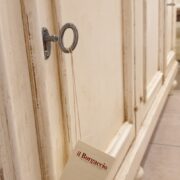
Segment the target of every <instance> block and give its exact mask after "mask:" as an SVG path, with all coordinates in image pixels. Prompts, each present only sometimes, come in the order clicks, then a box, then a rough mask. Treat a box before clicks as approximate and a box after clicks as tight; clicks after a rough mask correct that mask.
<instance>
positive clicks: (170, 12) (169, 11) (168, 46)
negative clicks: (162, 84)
mask: <svg viewBox="0 0 180 180" xmlns="http://www.w3.org/2000/svg"><path fill="white" fill-rule="evenodd" d="M175 37H176V7H175V0H166V1H165V63H164V69H165V74H166V75H167V73H168V72H169V69H170V68H171V65H172V64H173V61H174V60H175Z"/></svg>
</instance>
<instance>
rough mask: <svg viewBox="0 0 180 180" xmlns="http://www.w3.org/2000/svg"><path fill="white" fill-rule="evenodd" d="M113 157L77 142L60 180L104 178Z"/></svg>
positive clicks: (104, 179) (109, 168)
mask: <svg viewBox="0 0 180 180" xmlns="http://www.w3.org/2000/svg"><path fill="white" fill-rule="evenodd" d="M114 160H115V159H114V158H113V157H111V156H109V155H107V154H105V153H104V152H101V151H99V150H97V149H95V148H93V147H91V146H89V145H87V144H85V143H83V142H78V144H77V146H76V148H75V150H74V152H73V154H72V156H71V157H70V159H69V161H68V163H67V165H66V167H65V169H64V172H63V174H62V176H61V179H60V180H106V179H107V177H108V174H109V172H110V170H111V168H112V166H113V163H114Z"/></svg>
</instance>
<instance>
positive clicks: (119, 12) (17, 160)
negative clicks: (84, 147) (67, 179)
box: [0, 0, 177, 180]
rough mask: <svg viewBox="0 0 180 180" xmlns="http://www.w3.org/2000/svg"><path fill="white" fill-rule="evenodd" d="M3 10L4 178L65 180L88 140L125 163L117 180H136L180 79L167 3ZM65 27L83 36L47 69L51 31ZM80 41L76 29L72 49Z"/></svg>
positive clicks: (55, 52) (37, 2)
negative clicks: (81, 145)
mask: <svg viewBox="0 0 180 180" xmlns="http://www.w3.org/2000/svg"><path fill="white" fill-rule="evenodd" d="M2 1H3V2H2V4H3V7H0V8H1V11H0V20H1V21H0V22H2V24H3V26H0V47H2V48H1V49H0V51H2V53H1V54H0V58H1V59H0V74H1V79H0V88H1V91H0V100H1V101H2V104H1V106H0V113H1V114H0V115H1V116H0V128H2V129H3V131H1V133H0V135H1V136H0V140H1V141H0V147H3V149H2V148H1V149H0V174H2V172H3V176H4V179H5V180H11V179H16V180H24V179H26V180H28V179H34V180H59V179H60V176H61V174H62V172H63V169H64V166H65V164H66V163H67V161H68V158H69V156H70V154H71V152H72V150H73V149H74V147H75V145H76V143H77V142H78V141H79V140H81V141H83V142H85V143H87V144H89V145H91V146H93V147H95V148H97V149H99V150H101V151H103V152H105V153H107V154H109V155H111V156H113V157H114V158H115V159H116V161H115V164H114V168H113V172H112V173H111V174H112V179H116V180H133V179H134V178H135V175H136V173H137V170H138V168H139V166H140V162H141V160H142V157H143V154H144V152H145V149H146V147H147V145H148V142H149V139H150V137H151V135H152V132H153V130H154V128H155V125H156V123H157V119H158V116H159V114H160V112H161V109H162V107H163V105H164V103H165V100H166V97H167V94H168V92H169V90H170V87H171V84H172V81H173V79H174V77H175V74H176V70H177V63H176V62H175V58H174V55H173V59H172V60H169V57H170V55H171V57H172V52H173V54H175V52H174V50H173V48H174V42H175V40H174V35H175V33H174V32H175V30H174V20H175V18H174V14H173V13H174V7H173V6H169V5H167V4H168V3H170V2H166V3H165V2H164V0H137V1H131V0H113V1H108V0H99V1H96V0H91V1H82V0H77V1H73V0H54V1H50V0H46V1H44V0H31V1H29V0H15V1H16V2H14V4H11V3H10V0H2ZM171 5H172V4H171ZM9 8H10V9H11V11H10V13H7V12H8V11H7V10H8V9H9ZM17 14H18V16H17ZM15 17H16V20H15ZM16 23H18V26H16V25H15V24H16ZM66 23H73V24H74V25H75V26H76V27H77V30H78V33H79V41H78V45H77V47H76V48H75V50H74V51H73V53H72V54H70V53H69V54H66V53H63V52H62V50H61V49H60V47H59V45H58V43H55V42H52V43H51V46H52V48H51V55H50V57H49V58H48V59H46V60H45V57H44V48H45V46H43V38H42V29H43V28H44V27H46V28H47V29H48V30H49V33H50V34H51V35H53V34H56V35H58V34H59V30H60V29H61V28H62V26H63V25H64V24H66ZM14 26H15V28H14V31H13V30H12V29H13V27H14ZM166 26H167V27H168V28H166ZM14 34H16V36H14ZM170 34H171V35H170ZM72 39H73V34H72V31H71V30H67V32H65V34H64V41H63V42H64V44H65V45H66V46H69V45H70V44H71V42H72ZM12 42H13V43H12ZM15 42H17V43H15ZM168 64H171V65H168ZM6 119H7V120H6ZM6 121H7V122H8V123H6ZM22 129H23V130H22ZM6 142H7V143H6ZM27 143H28V145H27ZM21 154H22V157H21ZM3 155H5V156H6V157H7V160H4V158H2V157H3ZM21 160H23V162H22V161H21ZM5 161H6V163H4V162H5ZM2 162H3V163H2ZM26 162H27V164H26ZM13 167H15V168H13ZM8 171H9V172H11V174H9V175H7V172H8ZM0 176H1V175H0Z"/></svg>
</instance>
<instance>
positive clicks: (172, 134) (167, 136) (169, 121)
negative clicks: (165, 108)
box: [151, 113, 180, 147]
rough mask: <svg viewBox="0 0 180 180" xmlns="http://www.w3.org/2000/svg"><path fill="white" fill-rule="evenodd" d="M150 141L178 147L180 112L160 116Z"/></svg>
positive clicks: (179, 143) (179, 142)
mask: <svg viewBox="0 0 180 180" xmlns="http://www.w3.org/2000/svg"><path fill="white" fill-rule="evenodd" d="M151 143H157V144H166V145H173V146H179V147H180V113H179V115H177V114H166V115H163V116H162V117H161V120H160V123H159V125H158V127H157V129H156V131H155V133H154V135H153V138H152V141H151Z"/></svg>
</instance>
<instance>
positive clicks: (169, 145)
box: [150, 143, 180, 148]
mask: <svg viewBox="0 0 180 180" xmlns="http://www.w3.org/2000/svg"><path fill="white" fill-rule="evenodd" d="M150 144H151V145H159V146H167V147H174V148H180V145H173V144H172V145H171V144H161V143H150Z"/></svg>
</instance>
